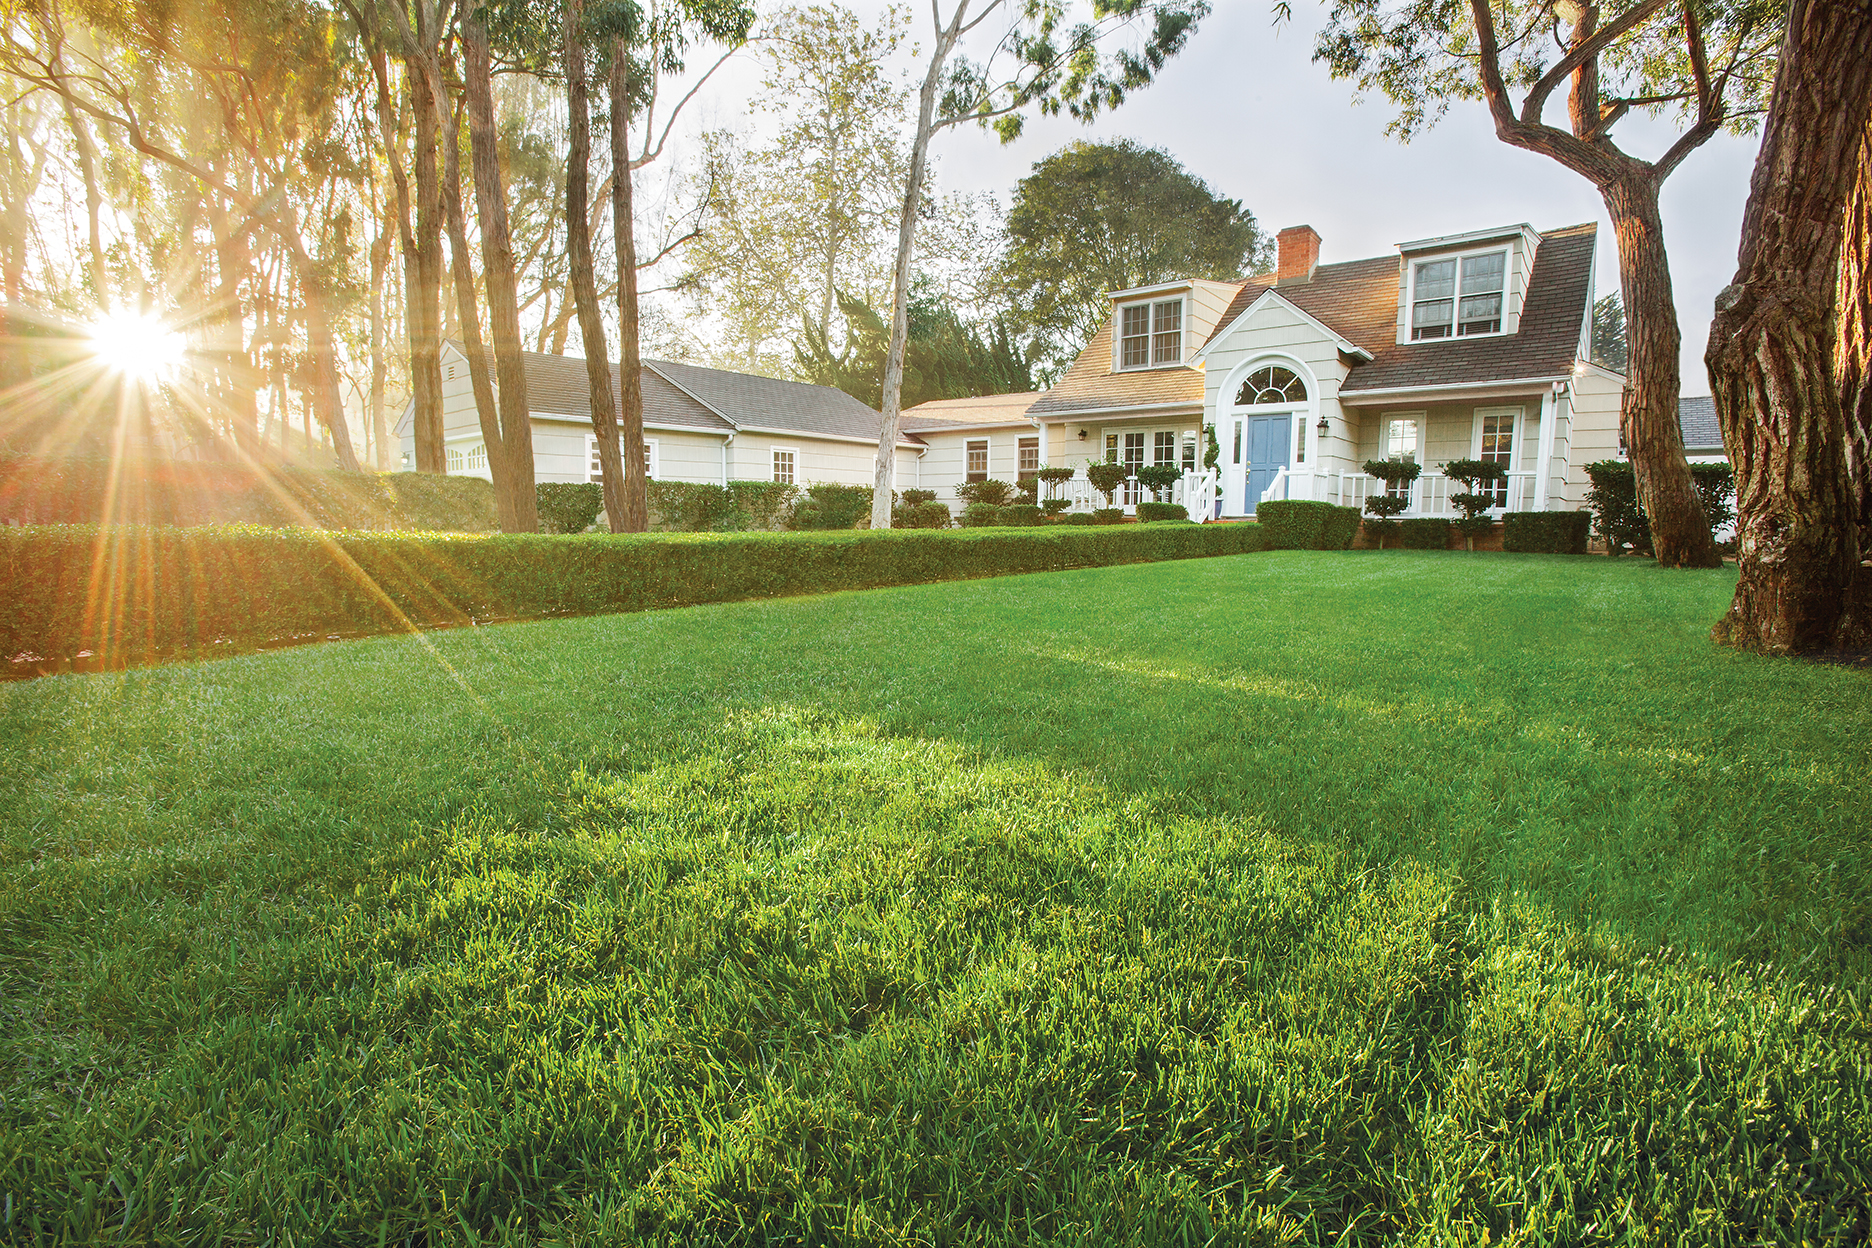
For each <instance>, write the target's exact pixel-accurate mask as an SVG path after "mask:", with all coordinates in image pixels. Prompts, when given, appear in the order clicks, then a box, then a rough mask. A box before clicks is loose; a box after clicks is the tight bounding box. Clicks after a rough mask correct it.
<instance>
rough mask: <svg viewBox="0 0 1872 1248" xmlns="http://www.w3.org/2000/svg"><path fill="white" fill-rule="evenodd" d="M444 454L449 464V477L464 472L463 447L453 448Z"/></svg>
mask: <svg viewBox="0 0 1872 1248" xmlns="http://www.w3.org/2000/svg"><path fill="white" fill-rule="evenodd" d="M443 454H444V456H445V457H446V459H447V462H448V469H447V471H448V473H449V475H451V476H453V475H454V474H456V473H458V472H460V471H461V470H462V453H461V447H459V446H451V447H449V448H448V449H447V450H446V451H444V452H443Z"/></svg>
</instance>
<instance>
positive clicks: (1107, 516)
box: [1092, 507, 1125, 524]
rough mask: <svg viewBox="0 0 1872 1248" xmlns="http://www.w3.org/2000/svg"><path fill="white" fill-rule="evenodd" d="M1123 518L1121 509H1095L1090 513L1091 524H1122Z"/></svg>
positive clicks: (1122, 509)
mask: <svg viewBox="0 0 1872 1248" xmlns="http://www.w3.org/2000/svg"><path fill="white" fill-rule="evenodd" d="M1124 518H1125V514H1124V508H1122V507H1096V508H1094V509H1093V511H1092V523H1093V524H1123V523H1124Z"/></svg>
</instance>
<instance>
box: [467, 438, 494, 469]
mask: <svg viewBox="0 0 1872 1248" xmlns="http://www.w3.org/2000/svg"><path fill="white" fill-rule="evenodd" d="M462 467H463V468H464V469H466V470H467V471H469V472H486V471H487V470H488V466H487V444H486V443H484V442H477V443H475V444H474V445H473V446H471V447H469V448H468V452H467V454H465V455H463V456H462Z"/></svg>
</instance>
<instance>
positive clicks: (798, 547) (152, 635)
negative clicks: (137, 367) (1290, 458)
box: [0, 524, 1265, 671]
mask: <svg viewBox="0 0 1872 1248" xmlns="http://www.w3.org/2000/svg"><path fill="white" fill-rule="evenodd" d="M1264 545H1265V543H1264V542H1263V540H1262V530H1261V529H1260V527H1259V526H1256V525H1171V524H1165V525H1148V526H1147V525H1126V526H1124V527H1122V528H1118V529H1112V530H1102V529H1081V528H1076V527H1070V526H1066V525H1059V526H1049V527H1045V528H1021V529H982V530H977V531H974V532H928V531H915V530H912V531H908V532H897V531H891V532H882V533H874V532H870V531H853V532H844V533H799V534H794V533H734V534H693V535H691V534H681V535H673V534H655V533H652V534H615V535H614V534H609V533H591V534H582V535H578V536H572V537H551V536H546V535H535V534H524V535H521V534H515V535H496V536H486V537H478V536H469V535H445V534H414V533H324V532H318V531H309V530H305V529H267V528H258V527H220V528H208V529H179V528H165V527H155V526H148V527H121V528H98V527H94V526H88V525H87V526H79V525H71V526H49V527H34V528H0V654H4V655H6V656H7V657H8V658H9V659H13V658H17V657H19V656H26V658H27V659H28V660H29V661H30V662H29V663H28V665H27V667H25V668H23V669H21V668H18V667H16V668H15V670H27V671H30V670H46V669H45V668H44V667H43V664H44V663H45V662H47V661H50V662H51V663H53V664H54V665H56V664H57V663H58V662H59V661H61V660H68V659H71V658H73V657H77V656H80V655H83V654H85V653H86V652H90V654H92V655H93V656H95V661H97V662H98V663H100V664H102V665H113V666H114V665H119V664H124V663H136V662H144V661H148V660H152V659H157V658H162V657H166V656H174V655H190V654H193V655H204V654H226V653H231V652H234V651H239V650H244V649H251V648H253V647H255V646H259V645H264V644H268V643H275V642H281V641H286V640H291V639H304V640H310V639H316V638H326V637H338V636H366V635H371V634H378V633H398V632H406V631H409V630H410V629H411V628H413V627H417V628H420V627H431V626H444V625H459V624H468V623H483V622H487V621H493V620H519V619H539V618H544V617H549V616H563V615H595V614H600V613H606V612H616V611H642V610H647V609H650V608H656V607H679V606H687V605H690V604H694V603H705V602H729V601H735V600H739V599H746V598H765V597H776V596H780V595H788V594H811V593H822V592H826V591H830V590H840V589H869V588H875V587H878V586H884V585H910V584H920V583H924V582H930V581H943V580H955V579H959V578H963V577H977V576H996V575H1001V574H1005V573H1015V572H1044V571H1051V570H1055V569H1060V568H1076V567H1099V566H1104V565H1107V564H1120V563H1143V562H1148V561H1152V560H1159V559H1190V558H1200V557H1203V556H1209V555H1232V554H1240V553H1244V552H1247V551H1253V550H1260V549H1263V547H1264ZM99 601H106V602H110V603H111V604H113V610H112V611H109V612H98V611H95V610H93V609H91V608H92V604H95V603H96V602H99ZM35 664H37V665H39V666H34V665H35Z"/></svg>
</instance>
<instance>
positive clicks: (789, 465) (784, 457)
mask: <svg viewBox="0 0 1872 1248" xmlns="http://www.w3.org/2000/svg"><path fill="white" fill-rule="evenodd" d="M793 454H794V453H793V452H792V451H779V450H776V451H775V452H774V453H773V479H774V481H775V482H776V483H778V484H780V485H792V484H794V475H793Z"/></svg>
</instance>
